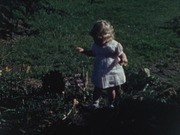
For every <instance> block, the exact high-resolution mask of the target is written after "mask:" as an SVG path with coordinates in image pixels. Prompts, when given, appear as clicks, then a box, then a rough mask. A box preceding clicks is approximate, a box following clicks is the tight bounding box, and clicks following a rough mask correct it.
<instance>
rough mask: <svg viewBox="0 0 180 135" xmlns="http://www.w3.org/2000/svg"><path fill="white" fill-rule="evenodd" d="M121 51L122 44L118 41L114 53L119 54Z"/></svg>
mask: <svg viewBox="0 0 180 135" xmlns="http://www.w3.org/2000/svg"><path fill="white" fill-rule="evenodd" d="M122 53H123V46H122V45H121V44H120V43H118V44H117V48H116V54H117V55H118V56H119V55H121V54H122Z"/></svg>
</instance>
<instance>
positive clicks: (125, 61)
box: [119, 53, 128, 66]
mask: <svg viewBox="0 0 180 135" xmlns="http://www.w3.org/2000/svg"><path fill="white" fill-rule="evenodd" d="M119 58H120V62H119V64H120V65H124V66H127V64H128V59H127V56H126V54H125V53H122V54H121V55H120V56H119Z"/></svg>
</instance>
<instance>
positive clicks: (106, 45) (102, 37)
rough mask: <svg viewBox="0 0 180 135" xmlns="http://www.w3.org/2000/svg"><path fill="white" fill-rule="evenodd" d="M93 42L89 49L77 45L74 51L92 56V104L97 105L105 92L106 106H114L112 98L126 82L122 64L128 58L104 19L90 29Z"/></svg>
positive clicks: (111, 28) (113, 98) (125, 63)
mask: <svg viewBox="0 0 180 135" xmlns="http://www.w3.org/2000/svg"><path fill="white" fill-rule="evenodd" d="M89 34H90V36H92V38H93V40H94V43H93V44H92V46H91V48H90V49H88V50H87V49H84V48H81V47H77V48H76V51H77V52H80V53H83V54H85V55H87V56H94V57H95V59H94V65H93V72H92V83H93V84H94V91H93V106H94V107H95V108H98V107H99V98H100V97H101V96H102V97H103V95H104V94H105V93H107V96H108V106H109V107H114V104H113V103H114V100H115V98H116V97H117V94H118V93H117V92H118V91H119V89H120V86H121V84H123V83H125V82H126V76H125V73H124V69H123V67H122V66H123V65H127V63H128V60H127V57H126V54H125V53H124V52H123V47H122V45H121V44H120V43H119V42H117V41H116V40H114V29H113V26H111V24H110V23H109V22H107V21H106V20H98V21H97V22H96V23H95V24H94V26H93V27H92V29H91V30H90V33H89Z"/></svg>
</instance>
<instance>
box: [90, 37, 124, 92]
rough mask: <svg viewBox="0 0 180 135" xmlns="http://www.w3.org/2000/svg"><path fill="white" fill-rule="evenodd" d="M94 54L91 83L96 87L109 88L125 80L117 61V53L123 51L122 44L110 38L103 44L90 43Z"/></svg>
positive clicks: (122, 70)
mask: <svg viewBox="0 0 180 135" xmlns="http://www.w3.org/2000/svg"><path fill="white" fill-rule="evenodd" d="M91 49H92V53H93V55H94V56H95V60H94V67H93V72H92V83H93V84H94V85H95V86H96V87H98V88H103V89H105V88H109V87H114V86H118V85H121V84H123V83H125V82H126V77H125V73H124V69H123V67H122V66H121V65H120V64H119V63H118V62H119V61H118V55H119V54H121V53H122V52H123V47H122V45H121V44H120V43H119V42H117V41H116V40H111V41H109V42H108V43H106V44H105V45H103V46H99V45H96V44H95V43H94V44H93V45H92V48H91Z"/></svg>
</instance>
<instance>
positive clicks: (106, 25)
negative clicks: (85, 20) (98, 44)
mask: <svg viewBox="0 0 180 135" xmlns="http://www.w3.org/2000/svg"><path fill="white" fill-rule="evenodd" d="M89 34H90V35H91V36H92V37H93V38H100V39H102V38H106V39H113V38H114V28H113V26H112V25H111V24H110V22H108V21H106V20H98V21H97V22H96V23H95V24H94V26H93V27H92V29H91V30H90V32H89Z"/></svg>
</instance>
